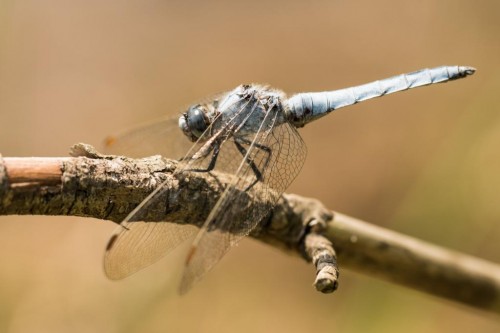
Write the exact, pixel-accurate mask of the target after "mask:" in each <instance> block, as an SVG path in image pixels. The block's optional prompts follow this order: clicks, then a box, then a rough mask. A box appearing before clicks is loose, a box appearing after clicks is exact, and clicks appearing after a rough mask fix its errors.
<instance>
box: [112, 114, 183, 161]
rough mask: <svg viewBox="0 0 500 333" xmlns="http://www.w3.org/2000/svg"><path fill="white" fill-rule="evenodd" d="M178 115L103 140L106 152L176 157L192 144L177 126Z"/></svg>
mask: <svg viewBox="0 0 500 333" xmlns="http://www.w3.org/2000/svg"><path fill="white" fill-rule="evenodd" d="M178 119H179V118H178V117H165V118H163V119H159V120H157V121H154V122H151V123H146V124H143V125H139V126H137V127H135V128H132V129H130V130H128V131H125V132H123V133H121V134H118V135H115V136H109V137H107V138H106V140H105V142H104V145H105V147H104V151H105V153H107V154H114V155H125V156H128V157H134V158H139V157H146V156H152V155H162V156H164V157H169V158H175V159H178V158H180V157H182V156H184V154H185V153H186V152H187V151H188V150H189V148H190V147H191V146H192V145H193V143H192V142H191V141H189V140H188V139H187V138H186V137H185V136H184V135H182V131H181V130H180V129H179V126H178Z"/></svg>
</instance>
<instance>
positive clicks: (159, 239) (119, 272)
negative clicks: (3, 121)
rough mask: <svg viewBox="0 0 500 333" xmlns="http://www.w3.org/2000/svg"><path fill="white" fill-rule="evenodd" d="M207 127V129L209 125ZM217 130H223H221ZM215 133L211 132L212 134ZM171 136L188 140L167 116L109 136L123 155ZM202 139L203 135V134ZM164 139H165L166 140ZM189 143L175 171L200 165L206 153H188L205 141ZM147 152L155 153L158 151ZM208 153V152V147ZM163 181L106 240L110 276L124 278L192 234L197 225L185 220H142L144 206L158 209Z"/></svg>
mask: <svg viewBox="0 0 500 333" xmlns="http://www.w3.org/2000/svg"><path fill="white" fill-rule="evenodd" d="M174 125H175V130H176V131H177V132H178V133H177V135H173V136H171V133H172V132H174ZM164 126H165V127H164ZM209 130H210V131H211V129H209ZM209 130H207V133H206V135H209V134H208V133H209ZM150 131H151V132H150ZM219 132H220V133H223V131H219ZM216 136H217V135H213V137H216ZM174 137H180V138H181V139H182V140H185V141H188V139H187V138H185V137H184V136H183V135H182V132H181V131H180V130H179V129H178V128H177V120H175V121H173V119H171V118H170V119H165V120H163V121H159V122H155V123H151V124H149V125H145V126H141V127H138V128H136V129H134V130H132V131H129V132H126V133H124V134H122V135H119V136H116V137H115V138H113V139H112V140H111V141H112V142H110V148H112V149H113V151H116V152H119V153H120V154H126V155H127V156H128V155H129V154H133V152H134V151H136V152H138V155H136V156H144V154H142V153H141V152H142V148H144V145H145V144H150V145H152V146H154V145H155V140H160V138H163V139H167V140H168V139H170V138H171V140H173V138H174ZM148 139H149V140H148ZM151 139H154V140H151ZM204 139H205V137H203V140H204ZM200 141H201V140H200ZM172 142H173V141H172ZM166 143H167V144H168V143H169V142H168V141H166ZM191 146H192V148H191V149H190V150H189V153H188V155H187V156H186V157H185V158H184V159H183V160H185V161H188V162H187V163H184V164H182V163H180V164H179V165H180V166H179V167H178V170H176V173H177V174H178V173H182V172H183V171H184V170H186V169H188V168H199V167H202V165H203V163H204V160H206V159H207V158H208V157H209V156H208V155H207V156H204V157H203V158H199V159H193V158H192V155H193V154H195V153H196V152H198V151H199V150H201V149H202V148H203V147H204V146H206V144H204V143H196V144H194V146H193V144H192V143H191ZM134 149H135V150H134ZM146 151H147V150H146ZM150 152H151V153H153V154H158V152H153V151H150ZM184 153H185V152H184ZM208 153H209V154H210V151H209V152H208ZM148 154H149V153H148ZM165 185H166V182H164V183H162V184H160V185H159V186H158V187H157V188H156V189H155V190H154V191H153V192H152V193H151V194H149V195H148V197H146V198H145V199H144V200H143V201H142V202H141V203H140V204H139V205H138V206H137V207H136V208H135V209H134V210H133V211H132V212H131V213H130V214H129V215H128V216H127V217H126V218H125V220H124V221H122V222H121V223H120V226H119V227H117V229H116V230H115V232H114V233H113V235H112V236H111V238H110V240H109V241H108V244H107V246H106V251H105V255H104V271H105V273H106V275H107V276H108V277H109V278H110V279H114V280H117V279H122V278H125V277H127V276H129V275H131V274H133V273H135V272H137V271H139V270H141V269H143V268H145V267H147V266H149V265H151V264H153V263H155V262H156V261H158V260H159V259H161V258H162V257H163V256H165V255H166V254H167V253H168V252H169V251H171V250H173V249H174V248H175V247H176V246H178V245H179V244H181V243H182V242H183V241H184V240H186V239H188V238H189V237H190V236H192V235H194V234H195V232H196V230H197V228H196V227H194V226H191V225H187V224H186V225H181V224H175V223H169V222H167V221H165V222H161V221H160V222H142V221H144V220H145V218H144V216H145V215H146V214H147V212H148V209H162V208H161V204H162V202H165V200H166V198H164V197H163V194H164V193H165V190H166V186H165Z"/></svg>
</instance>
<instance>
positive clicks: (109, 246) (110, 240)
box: [106, 234, 118, 251]
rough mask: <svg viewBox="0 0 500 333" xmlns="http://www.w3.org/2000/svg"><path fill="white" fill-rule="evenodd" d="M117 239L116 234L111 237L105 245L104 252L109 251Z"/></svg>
mask: <svg viewBox="0 0 500 333" xmlns="http://www.w3.org/2000/svg"><path fill="white" fill-rule="evenodd" d="M117 239H118V234H114V235H113V236H111V238H110V239H109V242H108V245H106V251H110V250H111V248H112V247H113V245H114V244H115V242H116V240H117Z"/></svg>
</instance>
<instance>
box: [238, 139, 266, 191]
mask: <svg viewBox="0 0 500 333" xmlns="http://www.w3.org/2000/svg"><path fill="white" fill-rule="evenodd" d="M234 144H235V145H236V148H238V151H239V152H240V153H241V155H243V156H244V157H245V156H246V155H247V152H248V150H247V149H246V148H245V147H243V145H242V144H247V145H250V144H251V142H250V141H248V140H246V139H243V138H238V139H236V138H235V140H234ZM254 146H255V147H256V148H258V149H260V150H262V151H263V152H265V153H266V154H267V157H266V160H265V162H264V166H263V168H262V169H263V170H265V168H266V167H267V165H268V164H269V160H270V159H271V148H269V147H267V146H264V145H261V144H258V143H254ZM245 162H246V163H247V164H248V165H249V166H250V168H252V171H253V173H254V174H255V180H254V181H253V182H252V183H251V184H250V185H248V186H247V188H246V189H245V192H247V191H249V190H250V189H251V188H252V187H253V186H254V185H255V184H257V182H259V181H262V180H263V176H262V172H261V171H260V170H259V168H258V167H257V166H256V165H255V162H254V161H253V160H252V159H250V158H249V157H246V158H245Z"/></svg>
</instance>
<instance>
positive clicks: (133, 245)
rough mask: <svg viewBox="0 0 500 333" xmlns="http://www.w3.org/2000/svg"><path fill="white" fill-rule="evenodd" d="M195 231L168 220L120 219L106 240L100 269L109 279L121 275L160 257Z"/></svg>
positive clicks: (191, 227) (115, 278)
mask: <svg viewBox="0 0 500 333" xmlns="http://www.w3.org/2000/svg"><path fill="white" fill-rule="evenodd" d="M196 230H197V228H196V227H194V226H191V225H181V224H175V223H169V222H139V221H138V222H124V223H122V224H121V225H120V226H119V227H118V228H117V229H116V231H115V233H114V234H113V235H112V236H111V238H110V240H109V242H108V245H107V247H106V253H105V255H104V271H105V272H106V275H107V276H108V277H109V278H110V279H112V280H118V279H122V278H125V277H127V276H129V275H131V274H133V273H135V272H137V271H139V270H141V269H143V268H145V267H147V266H149V265H151V264H153V263H154V262H156V261H158V260H159V259H161V258H162V257H163V256H164V255H166V254H167V253H168V252H169V251H171V250H173V249H174V248H175V247H176V246H177V245H179V244H181V243H182V242H183V241H184V240H186V239H188V238H189V237H191V236H194V235H195V233H196Z"/></svg>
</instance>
